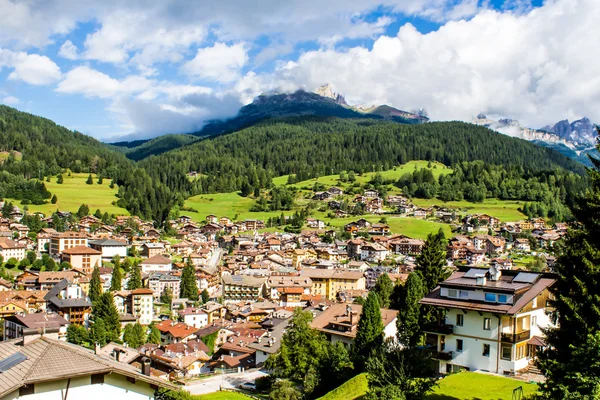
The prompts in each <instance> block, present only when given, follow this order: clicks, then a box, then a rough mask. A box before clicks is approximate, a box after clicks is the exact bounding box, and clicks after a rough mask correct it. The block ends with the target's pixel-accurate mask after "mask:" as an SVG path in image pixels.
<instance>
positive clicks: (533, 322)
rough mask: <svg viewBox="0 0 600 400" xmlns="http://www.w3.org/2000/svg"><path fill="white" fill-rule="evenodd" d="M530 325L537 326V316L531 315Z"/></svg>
mask: <svg viewBox="0 0 600 400" xmlns="http://www.w3.org/2000/svg"><path fill="white" fill-rule="evenodd" d="M531 326H537V316H535V315H534V316H533V317H531Z"/></svg>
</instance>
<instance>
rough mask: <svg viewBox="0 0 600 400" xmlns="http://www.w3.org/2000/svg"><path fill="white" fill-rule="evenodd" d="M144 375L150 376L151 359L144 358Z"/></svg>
mask: <svg viewBox="0 0 600 400" xmlns="http://www.w3.org/2000/svg"><path fill="white" fill-rule="evenodd" d="M141 372H142V374H143V375H146V376H150V359H149V358H148V357H144V358H142V371H141Z"/></svg>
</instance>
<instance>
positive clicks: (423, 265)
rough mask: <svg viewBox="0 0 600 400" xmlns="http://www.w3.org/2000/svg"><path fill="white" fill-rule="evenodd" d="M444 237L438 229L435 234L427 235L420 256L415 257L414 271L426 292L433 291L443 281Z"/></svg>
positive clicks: (444, 275)
mask: <svg viewBox="0 0 600 400" xmlns="http://www.w3.org/2000/svg"><path fill="white" fill-rule="evenodd" d="M446 245H447V244H446V236H445V235H444V231H443V230H442V229H441V228H440V230H439V232H438V233H436V234H433V233H430V234H429V235H427V240H426V241H425V244H424V245H423V249H422V250H421V254H419V255H418V256H417V259H416V264H417V268H416V270H417V271H419V272H420V273H421V276H422V278H423V283H424V285H425V288H426V289H427V291H428V292H430V291H432V290H433V289H435V287H436V286H437V285H438V283H439V282H440V281H442V280H444V279H445V278H446V276H447V273H446V268H445V267H446V258H447V251H446Z"/></svg>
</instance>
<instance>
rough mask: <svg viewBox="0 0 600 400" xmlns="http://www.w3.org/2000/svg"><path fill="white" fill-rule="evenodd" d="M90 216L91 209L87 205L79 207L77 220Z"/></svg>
mask: <svg viewBox="0 0 600 400" xmlns="http://www.w3.org/2000/svg"><path fill="white" fill-rule="evenodd" d="M89 214H90V208H89V207H88V206H87V205H86V204H82V205H80V206H79V209H78V210H77V218H83V217H85V216H86V215H89Z"/></svg>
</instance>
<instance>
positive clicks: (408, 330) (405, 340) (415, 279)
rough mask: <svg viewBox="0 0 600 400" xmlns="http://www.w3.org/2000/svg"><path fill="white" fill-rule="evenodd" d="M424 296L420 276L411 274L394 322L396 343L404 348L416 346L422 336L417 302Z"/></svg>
mask: <svg viewBox="0 0 600 400" xmlns="http://www.w3.org/2000/svg"><path fill="white" fill-rule="evenodd" d="M425 294H426V291H425V287H424V286H423V281H422V280H421V275H420V274H419V273H417V272H413V273H411V274H410V275H409V276H408V279H407V280H406V283H405V284H404V288H403V291H402V295H401V299H400V304H399V305H398V310H399V312H398V319H397V320H396V326H397V328H398V333H397V337H398V342H399V343H400V344H402V345H403V346H404V347H414V346H416V345H417V344H418V343H419V341H420V338H421V336H422V334H421V327H420V323H419V320H420V317H421V305H420V304H419V300H421V299H422V298H423V296H425Z"/></svg>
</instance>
